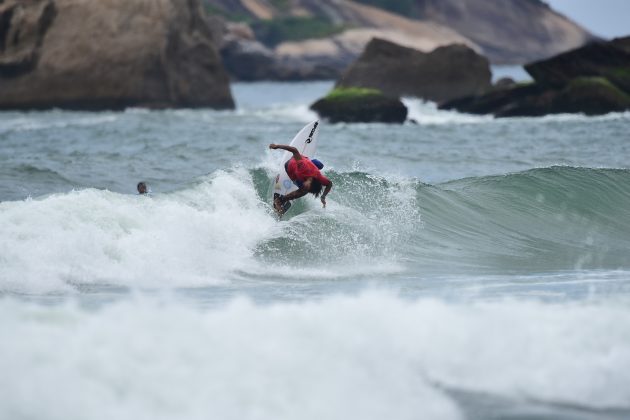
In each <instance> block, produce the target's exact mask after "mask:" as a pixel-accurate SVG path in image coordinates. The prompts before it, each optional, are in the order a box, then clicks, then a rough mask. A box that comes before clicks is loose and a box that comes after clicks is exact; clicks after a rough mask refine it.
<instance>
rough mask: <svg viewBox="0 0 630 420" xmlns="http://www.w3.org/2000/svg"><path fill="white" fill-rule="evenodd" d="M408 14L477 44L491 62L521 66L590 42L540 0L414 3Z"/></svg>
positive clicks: (583, 32) (585, 34) (587, 35)
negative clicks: (454, 32)
mask: <svg viewBox="0 0 630 420" xmlns="http://www.w3.org/2000/svg"><path fill="white" fill-rule="evenodd" d="M413 4H414V6H413V8H412V10H410V14H409V15H410V16H414V17H417V18H418V19H422V20H428V21H432V22H436V23H439V24H441V25H444V26H447V27H449V28H451V29H453V30H455V31H457V32H458V33H460V34H461V35H463V36H465V37H467V38H469V39H471V40H472V41H474V42H475V43H476V44H477V45H479V46H481V48H482V49H483V50H482V53H483V55H485V56H486V57H488V58H489V59H490V61H491V62H492V63H494V64H522V63H526V62H529V61H534V60H540V59H543V58H547V57H551V56H553V55H556V54H559V53H561V52H563V51H567V50H570V49H574V48H578V47H580V46H582V45H584V44H585V43H587V42H590V41H592V40H594V38H595V37H594V36H593V35H592V34H590V33H589V32H588V31H586V30H585V29H584V28H582V27H580V26H579V25H577V24H576V23H575V22H573V21H571V20H569V19H568V18H567V17H565V16H563V15H561V14H559V13H557V12H555V11H554V10H553V9H551V8H550V7H549V5H548V4H547V3H546V2H543V1H540V0H416V1H414V2H413Z"/></svg>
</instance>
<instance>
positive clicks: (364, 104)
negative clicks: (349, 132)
mask: <svg viewBox="0 0 630 420" xmlns="http://www.w3.org/2000/svg"><path fill="white" fill-rule="evenodd" d="M311 109H312V110H313V111H315V112H317V113H318V114H319V116H320V117H321V118H325V119H326V120H328V121H330V122H332V123H336V122H384V123H399V124H400V123H403V122H404V121H405V120H406V119H407V107H406V106H405V105H404V104H403V103H402V102H401V101H400V99H398V98H392V97H389V96H386V95H383V93H382V92H380V91H378V90H376V89H365V88H336V89H334V90H333V91H332V92H330V93H329V94H328V95H327V96H326V97H324V98H322V99H319V100H318V101H316V102H315V103H313V104H312V105H311Z"/></svg>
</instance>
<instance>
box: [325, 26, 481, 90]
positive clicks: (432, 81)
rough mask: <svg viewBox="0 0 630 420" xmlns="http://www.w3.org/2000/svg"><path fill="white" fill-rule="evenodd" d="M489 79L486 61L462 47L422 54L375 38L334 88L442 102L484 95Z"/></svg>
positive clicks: (451, 46)
mask: <svg viewBox="0 0 630 420" xmlns="http://www.w3.org/2000/svg"><path fill="white" fill-rule="evenodd" d="M491 78H492V73H491V71H490V64H489V62H488V60H487V59H486V58H485V57H482V56H480V55H479V54H477V53H476V52H475V51H474V50H472V49H471V48H469V47H467V46H465V45H449V46H446V47H439V48H437V49H435V50H434V51H432V52H430V53H423V52H421V51H417V50H414V49H412V48H407V47H403V46H400V45H397V44H395V43H393V42H389V41H386V40H383V39H378V38H377V39H373V40H372V41H370V43H369V44H368V45H367V47H366V48H365V51H364V52H363V54H362V55H361V56H360V57H359V59H358V60H357V61H356V62H354V63H353V64H352V65H351V66H350V67H349V68H348V70H346V71H345V72H344V74H343V75H342V76H341V79H340V80H339V81H338V82H337V86H340V87H367V88H375V89H379V90H381V91H382V92H383V93H385V94H387V95H390V96H396V97H399V96H415V97H418V98H423V99H427V100H430V101H435V102H443V101H448V100H451V99H454V98H460V97H464V96H471V95H478V94H481V93H484V92H486V91H488V90H489V89H490V88H491Z"/></svg>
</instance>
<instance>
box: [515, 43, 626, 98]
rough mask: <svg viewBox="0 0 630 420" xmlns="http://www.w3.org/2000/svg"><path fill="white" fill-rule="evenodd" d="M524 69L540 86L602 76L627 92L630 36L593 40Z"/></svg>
mask: <svg viewBox="0 0 630 420" xmlns="http://www.w3.org/2000/svg"><path fill="white" fill-rule="evenodd" d="M525 70H527V72H528V73H529V74H530V75H531V76H532V77H533V78H534V80H535V81H536V82H538V83H540V84H542V85H548V86H564V85H566V84H568V83H569V82H571V80H573V79H575V78H576V77H583V76H587V77H595V76H598V77H604V78H606V79H608V80H610V81H611V82H612V83H613V84H615V85H617V86H619V88H621V89H623V90H625V91H626V92H630V37H625V38H618V39H614V40H612V41H610V42H594V43H591V44H589V45H586V46H584V47H583V48H579V49H577V50H573V51H569V52H566V53H564V54H560V55H558V56H556V57H553V58H550V59H549V60H544V61H538V62H535V63H531V64H527V65H526V66H525Z"/></svg>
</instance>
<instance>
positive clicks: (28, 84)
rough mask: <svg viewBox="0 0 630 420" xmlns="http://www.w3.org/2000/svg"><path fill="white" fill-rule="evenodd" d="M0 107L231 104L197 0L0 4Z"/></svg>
mask: <svg viewBox="0 0 630 420" xmlns="http://www.w3.org/2000/svg"><path fill="white" fill-rule="evenodd" d="M0 92H2V95H0V109H44V108H50V107H58V108H68V109H91V110H98V109H121V108H125V107H131V106H136V107H150V108H163V107H212V108H232V107H233V106H234V102H233V99H232V96H231V93H230V88H229V79H228V75H227V73H226V72H225V70H224V68H223V66H222V64H221V60H220V58H219V55H218V53H217V49H216V47H215V45H214V43H213V28H212V27H211V26H210V24H209V23H208V21H207V20H206V19H205V16H204V12H203V9H202V8H201V6H200V4H199V1H198V0H134V1H128V0H29V1H24V0H5V1H4V2H1V3H0Z"/></svg>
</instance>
